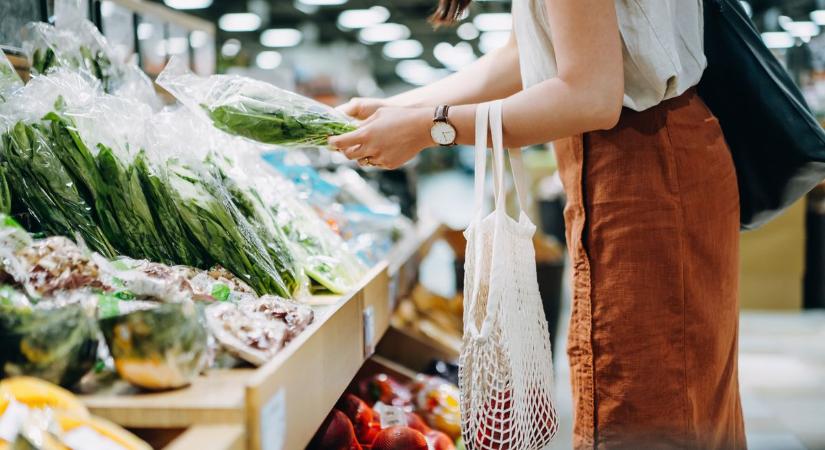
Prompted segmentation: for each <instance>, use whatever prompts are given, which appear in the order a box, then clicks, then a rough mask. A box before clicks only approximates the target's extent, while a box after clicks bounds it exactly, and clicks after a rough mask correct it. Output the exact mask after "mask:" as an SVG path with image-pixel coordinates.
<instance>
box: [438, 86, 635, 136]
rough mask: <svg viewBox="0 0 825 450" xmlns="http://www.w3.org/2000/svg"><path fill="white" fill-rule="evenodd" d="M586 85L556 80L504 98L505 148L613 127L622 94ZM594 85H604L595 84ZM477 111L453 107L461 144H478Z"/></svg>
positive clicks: (453, 116) (616, 119)
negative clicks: (476, 133) (476, 140)
mask: <svg viewBox="0 0 825 450" xmlns="http://www.w3.org/2000/svg"><path fill="white" fill-rule="evenodd" d="M587 83H589V81H588V80H582V81H567V80H564V79H562V78H553V79H550V80H547V81H544V82H542V83H539V84H537V85H535V86H533V87H531V88H529V89H525V90H523V91H521V92H518V93H516V94H514V95H512V96H510V97H508V98H506V99H504V103H503V105H502V112H503V128H504V145H505V146H507V147H524V146H527V145H535V144H542V143H545V142H551V141H554V140H556V139H560V138H563V137H567V136H573V135H577V134H581V133H584V132H587V131H592V130H600V129H609V128H612V127H613V126H614V125H615V124H616V122H617V121H618V119H619V114H620V112H621V95H615V94H614V95H606V94H605V91H604V89H597V88H590V87H589V86H588V85H587ZM593 85H594V86H602V85H603V84H601V82H599V81H593ZM615 89H621V86H620V85H618V84H617V86H616V87H615ZM537 99H543V100H541V101H537ZM475 109H476V105H472V104H471V105H460V106H454V107H452V108H450V121H451V122H452V123H453V126H455V128H456V137H457V139H456V141H457V143H459V144H466V145H472V144H473V143H474V141H475V135H474V133H475Z"/></svg>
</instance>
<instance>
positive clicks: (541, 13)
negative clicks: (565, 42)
mask: <svg viewBox="0 0 825 450" xmlns="http://www.w3.org/2000/svg"><path fill="white" fill-rule="evenodd" d="M616 11H617V14H618V18H619V29H620V31H621V35H622V46H623V49H622V50H623V54H624V82H625V90H624V92H625V95H624V105H625V106H626V107H628V108H630V109H633V110H636V111H643V110H645V109H648V108H651V107H653V106H656V105H658V104H659V103H661V102H662V101H663V100H667V99H669V98H673V97H678V96H679V95H681V94H682V93H684V92H685V91H686V90H688V89H689V88H691V87H693V86H695V85H696V84H698V83H699V79H700V78H701V77H702V72H704V70H705V67H706V66H707V60H706V59H705V53H704V35H703V33H704V20H703V16H702V0H616ZM551 14H552V12H551ZM513 29H514V31H515V34H516V42H517V43H518V48H519V57H520V64H521V76H522V80H523V83H524V87H525V88H527V87H530V86H532V85H534V84H536V83H539V82H541V81H543V80H546V79H549V78H552V77H554V76H556V74H557V70H556V61H555V60H556V58H555V52H554V51H553V43H552V39H551V36H552V34H551V30H550V24H549V22H548V20H547V11H546V7H545V0H513ZM582 32H583V33H588V32H592V30H582Z"/></svg>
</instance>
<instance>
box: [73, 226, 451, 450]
mask: <svg viewBox="0 0 825 450" xmlns="http://www.w3.org/2000/svg"><path fill="white" fill-rule="evenodd" d="M443 231H444V228H443V227H442V226H441V225H439V224H437V223H433V222H426V221H425V222H422V223H419V224H418V226H417V227H415V228H414V229H413V231H412V232H411V233H408V235H407V236H405V237H404V238H403V239H402V240H401V241H400V242H399V243H398V244H397V245H396V246H395V247H394V248H393V250H392V251H391V253H390V255H389V256H388V258H387V260H386V261H384V262H382V263H381V264H379V265H377V266H376V267H374V268H373V269H372V270H371V271H370V272H369V273H368V275H367V276H366V277H365V279H364V281H363V282H362V284H361V285H360V286H359V287H358V288H357V289H355V290H354V291H353V292H352V293H350V294H348V295H345V296H342V297H316V298H313V299H312V302H311V303H313V304H315V305H318V306H317V307H316V319H315V322H313V324H312V325H311V326H310V327H309V328H308V329H307V330H305V331H304V332H303V333H301V334H300V335H299V336H298V337H297V338H296V339H295V340H294V341H292V342H291V343H290V344H289V345H288V346H287V347H286V348H285V349H284V350H283V351H281V352H280V353H278V354H277V355H276V356H275V358H273V359H272V360H271V361H269V362H268V363H267V364H265V365H263V366H261V367H259V368H257V369H254V368H244V369H215V370H210V371H208V372H207V373H206V374H205V375H203V376H201V377H198V378H197V379H196V380H195V381H194V382H193V383H192V384H191V385H190V386H189V387H187V388H184V389H179V390H174V391H167V392H158V393H152V392H144V391H139V390H137V389H135V388H133V387H131V386H129V385H128V384H127V383H125V382H122V381H121V382H117V383H115V384H114V385H112V386H111V387H109V388H106V389H105V390H102V391H98V392H96V393H95V394H94V395H87V396H82V397H81V399H82V400H83V402H84V403H85V404H86V405H87V406H88V407H89V409H90V410H91V412H92V413H93V414H96V415H99V416H101V417H104V418H106V419H109V420H111V421H113V422H115V423H118V424H120V425H122V426H124V427H127V428H130V429H133V430H135V431H136V432H138V434H140V435H141V436H144V437H145V438H146V439H147V440H149V441H156V442H159V443H160V442H163V443H167V442H168V443H169V444H168V446H166V447H165V448H166V449H168V450H180V449H191V448H195V449H199V448H200V449H206V448H208V449H214V450H230V449H232V450H237V449H249V450H258V449H264V450H287V449H289V450H296V449H302V448H304V447H305V446H306V445H307V444H308V443H309V440H310V439H311V438H312V436H313V434H314V433H315V431H316V430H317V429H318V427H319V426H320V425H321V423H322V422H323V420H324V418H325V417H326V415H327V414H328V413H329V411H330V410H331V409H332V407H333V406H334V405H335V402H336V401H337V400H338V397H340V395H341V394H342V393H343V392H344V390H345V389H346V387H347V385H348V384H349V382H350V380H351V379H352V378H353V377H354V376H355V374H356V373H357V372H358V370H359V369H360V368H361V366H362V365H363V363H364V361H365V360H366V359H367V358H368V357H369V356H370V355H372V353H373V352H374V349H375V346H376V345H377V343H378V341H379V340H380V339H381V337H382V336H383V335H384V333H385V332H386V331H387V329H388V327H389V319H390V314H391V313H392V311H393V309H394V307H395V301H396V299H397V295H398V292H404V291H405V290H406V289H408V287H410V286H411V285H412V284H413V283H414V282H415V272H416V270H417V267H418V264H419V262H420V258H421V257H422V256H423V255H424V254H425V253H426V252H427V251H428V249H429V247H430V245H431V244H432V243H433V242H434V241H435V240H436V239H437V238H438V237H439V236H441V234H442V233H443Z"/></svg>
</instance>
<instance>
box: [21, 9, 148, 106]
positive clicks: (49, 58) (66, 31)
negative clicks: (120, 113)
mask: <svg viewBox="0 0 825 450" xmlns="http://www.w3.org/2000/svg"><path fill="white" fill-rule="evenodd" d="M74 3H76V2H66V1H62V2H61V1H58V2H56V5H55V10H56V14H55V22H56V25H50V24H47V23H43V22H31V23H29V24H28V25H26V27H25V28H24V29H23V32H22V33H23V49H24V50H25V51H26V53H27V54H28V55H29V58H30V64H31V72H32V74H33V75H35V76H36V75H42V74H46V73H48V72H49V71H50V70H52V69H53V68H55V67H65V68H68V69H71V70H75V71H77V72H78V73H82V74H84V76H87V77H89V78H92V79H96V80H98V81H99V82H100V83H101V86H102V88H103V90H104V91H105V92H108V93H113V94H117V95H119V96H121V97H125V98H131V99H134V100H137V101H140V102H142V103H145V104H147V105H150V106H151V107H152V108H154V109H158V108H160V105H161V104H160V100H159V98H158V96H157V95H156V94H155V90H154V86H153V85H152V81H151V80H150V79H149V77H147V76H146V74H144V73H143V71H141V70H140V69H139V68H138V67H137V65H135V64H134V63H133V62H127V60H126V59H127V55H117V54H116V52H114V50H113V49H112V47H111V46H110V45H109V44H108V42H107V41H106V38H105V37H103V35H102V34H100V31H98V29H97V27H95V26H94V24H92V23H91V22H89V21H88V20H86V19H85V18H84V17H83V15H82V14H80V12H79V10H78V5H76V4H74Z"/></svg>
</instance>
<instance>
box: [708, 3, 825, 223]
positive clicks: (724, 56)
mask: <svg viewBox="0 0 825 450" xmlns="http://www.w3.org/2000/svg"><path fill="white" fill-rule="evenodd" d="M704 15H705V54H706V56H707V59H708V67H707V69H706V71H705V73H704V75H703V77H702V80H701V82H700V83H699V86H698V90H699V95H700V96H701V97H702V99H703V100H704V101H705V103H706V104H707V105H708V107H709V108H710V110H711V111H712V112H713V114H714V115H715V116H716V117H717V118H718V119H719V123H720V124H721V125H722V131H723V132H724V134H725V140H726V141H727V143H728V146H729V147H730V150H731V153H732V154H733V160H734V164H735V165H736V176H737V179H738V183H739V197H740V210H741V218H740V220H741V226H742V229H746V230H747V229H754V228H757V227H759V226H760V225H762V224H764V223H766V222H768V221H769V220H771V219H772V218H774V217H776V216H777V215H778V214H780V213H781V212H782V211H783V210H784V209H785V208H787V207H788V206H790V205H791V204H792V203H794V202H795V201H796V200H798V199H799V198H800V197H802V196H804V195H805V194H807V193H808V192H809V191H810V190H811V189H812V188H813V187H815V186H816V185H817V184H819V183H820V182H821V181H822V180H823V179H825V130H823V129H822V126H820V124H819V123H818V122H817V120H816V118H815V117H814V115H813V114H812V113H811V110H810V108H809V107H808V105H807V103H806V102H805V99H804V98H803V97H802V93H801V92H800V90H799V88H798V87H797V86H796V84H794V82H793V80H792V79H791V77H790V76H789V74H788V73H787V71H786V70H785V68H784V67H782V65H781V64H780V63H779V61H778V60H777V59H776V58H775V57H774V56H773V54H772V53H771V51H770V50H769V49H768V48H767V46H765V44H764V42H763V41H762V37H761V36H760V34H759V32H758V31H757V30H756V27H755V26H754V25H753V22H751V20H750V18H748V16H747V14H746V13H745V11H744V9H743V8H742V5H741V4H740V3H739V1H738V0H704Z"/></svg>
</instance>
